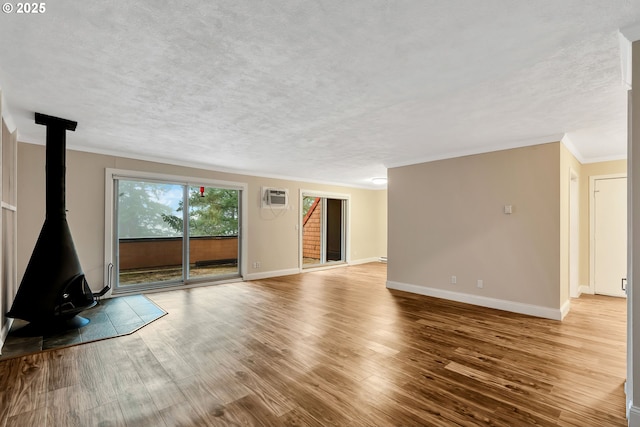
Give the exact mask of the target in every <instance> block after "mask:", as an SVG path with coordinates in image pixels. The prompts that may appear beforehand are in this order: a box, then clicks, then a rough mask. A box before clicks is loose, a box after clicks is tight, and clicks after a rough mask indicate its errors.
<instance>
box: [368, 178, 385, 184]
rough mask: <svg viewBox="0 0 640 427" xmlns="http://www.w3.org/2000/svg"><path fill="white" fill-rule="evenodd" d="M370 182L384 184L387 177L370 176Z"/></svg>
mask: <svg viewBox="0 0 640 427" xmlns="http://www.w3.org/2000/svg"><path fill="white" fill-rule="evenodd" d="M371 182H373V183H374V184H376V185H384V184H386V183H387V178H383V177H378V178H371Z"/></svg>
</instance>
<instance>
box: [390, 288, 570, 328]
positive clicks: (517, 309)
mask: <svg viewBox="0 0 640 427" xmlns="http://www.w3.org/2000/svg"><path fill="white" fill-rule="evenodd" d="M387 288H389V289H396V290H399V291H405V292H411V293H414V294H419V295H425V296H429V297H435V298H442V299H448V300H452V301H457V302H463V303H466V304H473V305H479V306H481V307H487V308H495V309H498V310H504V311H511V312H513V313H519V314H527V315H529V316H536V317H543V318H545V319H552V320H562V318H563V315H562V311H563V309H564V306H563V308H550V307H543V306H539V305H531V304H524V303H521V302H514V301H507V300H501V299H496V298H488V297H483V296H479V295H471V294H463V293H461V292H453V291H446V290H443V289H436V288H429V287H426V286H419V285H412V284H409V283H400V282H393V281H390V280H388V281H387ZM565 304H567V303H565ZM566 310H567V312H568V308H567V309H566Z"/></svg>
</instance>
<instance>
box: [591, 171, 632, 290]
mask: <svg viewBox="0 0 640 427" xmlns="http://www.w3.org/2000/svg"><path fill="white" fill-rule="evenodd" d="M594 184H595V186H594V200H595V208H594V217H595V218H594V233H595V236H594V262H595V266H594V286H595V293H597V294H602V295H610V296H617V297H624V296H626V294H625V292H624V291H623V290H622V279H623V278H624V279H626V277H627V178H610V179H596V180H595V183H594ZM625 285H626V280H625Z"/></svg>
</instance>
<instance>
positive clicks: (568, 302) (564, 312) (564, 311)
mask: <svg viewBox="0 0 640 427" xmlns="http://www.w3.org/2000/svg"><path fill="white" fill-rule="evenodd" d="M569 310H571V298H569V299H568V300H566V301H565V302H564V304H562V307H560V316H561V317H560V320H564V318H565V317H567V314H569Z"/></svg>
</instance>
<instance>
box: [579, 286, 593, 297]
mask: <svg viewBox="0 0 640 427" xmlns="http://www.w3.org/2000/svg"><path fill="white" fill-rule="evenodd" d="M582 294H587V295H593V294H594V292H593V289H591V288H590V287H589V286H584V285H582V286H580V287H579V288H578V296H580V295H582Z"/></svg>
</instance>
